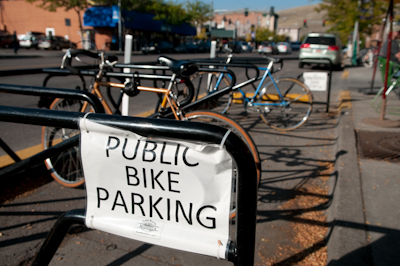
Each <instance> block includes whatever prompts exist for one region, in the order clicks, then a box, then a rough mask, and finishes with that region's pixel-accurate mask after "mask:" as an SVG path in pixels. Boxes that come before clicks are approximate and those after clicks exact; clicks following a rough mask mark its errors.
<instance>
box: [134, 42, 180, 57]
mask: <svg viewBox="0 0 400 266" xmlns="http://www.w3.org/2000/svg"><path fill="white" fill-rule="evenodd" d="M141 50H142V53H143V54H150V53H154V54H160V53H172V51H173V50H174V45H173V44H172V43H171V42H169V41H165V40H154V41H151V42H150V43H149V44H148V45H145V46H143V47H142V48H141Z"/></svg>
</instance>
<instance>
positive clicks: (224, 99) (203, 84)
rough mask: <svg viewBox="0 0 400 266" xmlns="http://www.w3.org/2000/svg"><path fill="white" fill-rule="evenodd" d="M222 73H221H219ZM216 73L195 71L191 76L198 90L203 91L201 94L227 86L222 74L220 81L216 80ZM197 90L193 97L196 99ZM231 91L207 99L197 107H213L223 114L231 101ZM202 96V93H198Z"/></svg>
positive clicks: (210, 92)
mask: <svg viewBox="0 0 400 266" xmlns="http://www.w3.org/2000/svg"><path fill="white" fill-rule="evenodd" d="M219 75H222V74H219ZM218 77H219V76H218V74H215V73H208V72H203V73H197V74H195V75H194V76H192V78H191V81H192V83H194V84H197V85H198V90H202V91H205V93H203V95H209V94H212V93H217V92H218V91H219V90H221V89H223V88H226V87H227V86H229V81H228V80H227V79H226V78H225V77H224V76H223V77H222V79H221V81H218ZM198 94H199V91H198V92H197V95H196V97H195V100H197V97H198ZM232 95H233V94H232V92H229V93H227V94H224V95H222V96H220V97H218V98H215V99H213V100H210V101H207V102H206V103H204V104H202V105H201V106H199V109H214V110H215V111H217V112H219V113H222V114H225V113H226V112H227V111H228V110H229V107H230V106H231V103H232ZM200 97H202V95H200Z"/></svg>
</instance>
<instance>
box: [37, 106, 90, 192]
mask: <svg viewBox="0 0 400 266" xmlns="http://www.w3.org/2000/svg"><path fill="white" fill-rule="evenodd" d="M82 105H83V103H82V101H79V100H66V99H61V98H56V99H55V100H54V101H53V103H52V104H51V105H50V110H59V111H72V112H82ZM76 134H79V130H77V129H66V128H57V127H48V126H44V127H43V128H42V147H43V149H44V150H45V149H47V148H49V147H52V146H54V145H56V144H58V143H60V142H61V141H63V140H65V139H68V138H71V137H73V136H75V135H76ZM44 163H45V165H46V168H47V169H48V170H49V172H50V174H51V176H52V177H53V179H54V180H56V181H57V182H58V183H60V184H62V185H64V186H66V187H80V186H82V185H83V183H84V182H85V179H84V176H83V170H82V164H81V158H80V151H79V145H77V146H75V147H72V148H70V149H68V150H65V151H63V152H62V153H61V154H59V155H57V156H53V157H50V158H47V159H46V160H45V161H44Z"/></svg>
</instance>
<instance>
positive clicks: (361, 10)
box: [315, 0, 388, 43]
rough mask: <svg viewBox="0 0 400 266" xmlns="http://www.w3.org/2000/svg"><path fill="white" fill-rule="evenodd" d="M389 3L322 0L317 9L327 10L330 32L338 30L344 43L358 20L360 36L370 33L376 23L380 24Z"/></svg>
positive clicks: (319, 10)
mask: <svg viewBox="0 0 400 266" xmlns="http://www.w3.org/2000/svg"><path fill="white" fill-rule="evenodd" d="M387 9H388V4H387V3H386V2H382V1H373V0H369V1H368V0H364V1H359V0H322V3H321V4H319V6H318V7H317V8H316V9H315V10H316V11H317V12H321V11H322V10H326V12H327V13H326V16H325V17H324V18H323V19H324V20H325V21H326V25H327V27H329V30H328V32H336V33H338V34H339V35H340V38H341V40H342V42H343V43H347V40H348V38H349V37H350V35H351V33H352V32H353V30H354V24H355V22H356V21H357V20H358V23H359V32H360V36H362V34H365V35H370V34H371V33H372V30H373V26H374V25H380V24H381V23H382V18H383V17H384V16H385V13H386V12H387Z"/></svg>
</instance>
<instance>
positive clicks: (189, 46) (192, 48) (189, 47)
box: [174, 42, 198, 53]
mask: <svg viewBox="0 0 400 266" xmlns="http://www.w3.org/2000/svg"><path fill="white" fill-rule="evenodd" d="M174 51H175V52H177V53H197V52H198V47H197V44H196V43H195V42H184V43H180V44H179V45H178V46H176V47H174Z"/></svg>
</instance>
